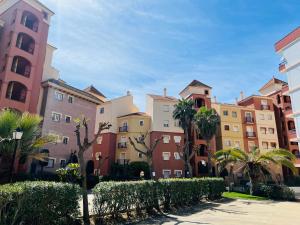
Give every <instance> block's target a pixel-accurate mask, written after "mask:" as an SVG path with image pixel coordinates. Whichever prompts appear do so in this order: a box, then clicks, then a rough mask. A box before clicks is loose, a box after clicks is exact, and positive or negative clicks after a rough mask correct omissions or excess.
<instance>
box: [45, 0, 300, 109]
mask: <svg viewBox="0 0 300 225" xmlns="http://www.w3.org/2000/svg"><path fill="white" fill-rule="evenodd" d="M42 2H43V3H44V4H46V5H47V6H48V7H49V8H50V9H52V10H53V11H54V12H55V13H56V15H55V16H54V17H53V19H52V24H51V27H50V33H49V43H50V44H53V45H54V46H56V47H57V48H58V50H57V52H56V53H55V56H54V66H55V67H56V68H57V69H58V70H59V71H60V76H61V79H63V80H65V81H67V82H68V83H70V84H71V85H74V86H76V87H78V88H85V87H86V86H88V85H90V84H93V85H94V86H95V87H96V88H98V89H99V90H100V91H102V92H103V93H104V94H105V95H106V96H107V97H108V98H114V97H118V96H121V95H124V94H125V93H126V91H127V90H130V91H131V92H132V94H133V95H134V98H135V102H136V103H137V105H138V106H140V108H141V110H143V109H144V105H145V94H147V93H156V94H162V92H163V88H164V87H166V88H167V89H168V95H172V96H176V97H177V96H178V93H179V92H180V91H181V90H182V89H183V88H184V87H185V86H186V85H187V84H188V83H189V82H191V81H192V80H193V79H197V80H199V81H202V82H204V83H206V84H208V85H210V86H212V87H213V95H216V96H217V99H218V101H221V102H228V103H230V102H234V99H235V97H238V95H239V93H240V91H241V90H243V91H244V92H245V95H251V94H255V93H257V90H258V89H259V88H260V87H261V86H262V85H263V84H264V83H265V82H266V81H268V80H269V79H270V78H271V77H272V76H273V75H275V76H278V77H279V78H282V79H285V76H284V75H282V74H279V73H278V63H279V60H280V57H279V56H278V55H276V53H275V52H274V43H275V42H276V41H278V40H279V39H280V38H282V37H283V36H284V35H286V34H287V33H288V32H290V31H291V30H293V29H294V28H296V27H297V26H299V25H300V13H299V11H300V1H299V0H287V1H282V0H264V1H262V0H248V1H247V0H209V1H208V0H143V1H141V0H126V1H125V0H118V1H114V0H76V1H73V0H42Z"/></svg>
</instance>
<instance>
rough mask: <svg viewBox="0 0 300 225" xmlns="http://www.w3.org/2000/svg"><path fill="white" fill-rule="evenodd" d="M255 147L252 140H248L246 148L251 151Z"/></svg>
mask: <svg viewBox="0 0 300 225" xmlns="http://www.w3.org/2000/svg"><path fill="white" fill-rule="evenodd" d="M255 147H256V145H255V142H254V141H248V150H249V151H252V150H253V149H254V148H255Z"/></svg>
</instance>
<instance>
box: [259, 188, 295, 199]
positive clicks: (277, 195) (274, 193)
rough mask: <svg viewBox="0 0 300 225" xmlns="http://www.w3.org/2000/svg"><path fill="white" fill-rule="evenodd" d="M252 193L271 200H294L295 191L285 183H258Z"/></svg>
mask: <svg viewBox="0 0 300 225" xmlns="http://www.w3.org/2000/svg"><path fill="white" fill-rule="evenodd" d="M254 195H257V196H261V197H266V198H269V199H273V200H288V201H294V200H295V192H294V191H293V190H292V189H290V188H289V187H287V186H285V185H276V184H275V185H269V184H258V185H257V186H256V187H255V190H254Z"/></svg>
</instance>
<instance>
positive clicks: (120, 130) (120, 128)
mask: <svg viewBox="0 0 300 225" xmlns="http://www.w3.org/2000/svg"><path fill="white" fill-rule="evenodd" d="M119 132H128V126H122V127H119Z"/></svg>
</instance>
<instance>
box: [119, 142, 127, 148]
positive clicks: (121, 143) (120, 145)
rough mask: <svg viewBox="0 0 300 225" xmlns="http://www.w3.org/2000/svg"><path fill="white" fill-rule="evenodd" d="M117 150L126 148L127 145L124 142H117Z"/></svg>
mask: <svg viewBox="0 0 300 225" xmlns="http://www.w3.org/2000/svg"><path fill="white" fill-rule="evenodd" d="M118 148H127V143H126V142H119V143H118Z"/></svg>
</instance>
